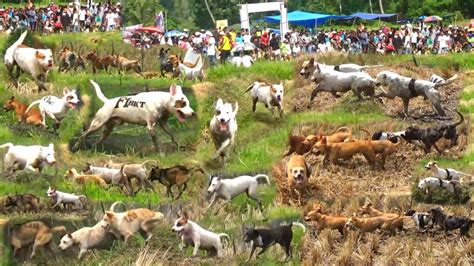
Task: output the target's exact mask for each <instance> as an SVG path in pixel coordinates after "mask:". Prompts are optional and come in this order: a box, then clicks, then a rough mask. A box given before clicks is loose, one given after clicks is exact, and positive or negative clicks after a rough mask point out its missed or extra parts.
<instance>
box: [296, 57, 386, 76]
mask: <svg viewBox="0 0 474 266" xmlns="http://www.w3.org/2000/svg"><path fill="white" fill-rule="evenodd" d="M317 64H319V65H320V67H321V68H325V69H327V70H335V71H340V72H344V73H351V72H362V71H364V69H368V68H375V67H382V65H373V66H360V65H356V64H341V65H325V64H321V63H317V62H315V61H314V58H311V59H310V60H307V61H304V62H303V64H302V65H301V69H300V75H301V76H303V77H304V78H305V79H307V78H309V76H310V75H311V74H312V73H313V72H314V70H315V69H316V65H317Z"/></svg>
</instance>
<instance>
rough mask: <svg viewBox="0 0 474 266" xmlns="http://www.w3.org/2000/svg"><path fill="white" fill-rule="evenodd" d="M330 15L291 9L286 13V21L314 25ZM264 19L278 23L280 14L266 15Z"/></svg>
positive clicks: (307, 25) (322, 21) (308, 25)
mask: <svg viewBox="0 0 474 266" xmlns="http://www.w3.org/2000/svg"><path fill="white" fill-rule="evenodd" d="M331 17H332V16H331V15H327V14H317V13H308V12H303V11H293V12H290V13H288V23H289V24H294V25H299V26H304V27H314V26H317V25H320V24H323V23H324V22H326V21H327V20H329V19H330V18H331ZM264 20H265V22H269V23H280V20H281V16H266V17H265V18H264Z"/></svg>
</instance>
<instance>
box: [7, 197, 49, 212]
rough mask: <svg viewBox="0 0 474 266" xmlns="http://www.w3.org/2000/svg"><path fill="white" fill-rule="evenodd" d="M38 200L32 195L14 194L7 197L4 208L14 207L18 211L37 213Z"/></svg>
mask: <svg viewBox="0 0 474 266" xmlns="http://www.w3.org/2000/svg"><path fill="white" fill-rule="evenodd" d="M39 202H40V199H39V198H38V197H37V196H35V195H33V194H15V196H7V199H6V200H5V204H4V206H5V207H16V208H17V209H18V210H19V211H23V212H27V211H28V210H32V211H34V212H38V210H39V207H40V206H39Z"/></svg>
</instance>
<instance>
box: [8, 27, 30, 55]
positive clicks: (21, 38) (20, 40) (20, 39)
mask: <svg viewBox="0 0 474 266" xmlns="http://www.w3.org/2000/svg"><path fill="white" fill-rule="evenodd" d="M27 34H28V31H26V30H25V32H23V33H22V34H21V35H20V38H18V40H16V42H14V43H13V44H12V45H11V46H10V47H9V48H8V49H10V48H12V49H13V50H14V49H16V48H17V47H18V46H19V45H20V44H22V43H23V42H24V41H25V38H26V35H27Z"/></svg>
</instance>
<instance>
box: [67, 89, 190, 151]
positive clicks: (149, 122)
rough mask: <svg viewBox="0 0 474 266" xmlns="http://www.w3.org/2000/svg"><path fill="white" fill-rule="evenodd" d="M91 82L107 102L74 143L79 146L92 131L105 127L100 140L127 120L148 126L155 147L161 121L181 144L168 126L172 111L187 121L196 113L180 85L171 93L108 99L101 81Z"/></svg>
mask: <svg viewBox="0 0 474 266" xmlns="http://www.w3.org/2000/svg"><path fill="white" fill-rule="evenodd" d="M90 82H91V84H92V85H93V86H94V89H95V92H96V94H97V97H98V98H99V99H100V100H101V101H102V102H103V103H104V105H103V106H102V107H101V108H100V109H99V110H98V111H97V113H96V114H95V116H94V119H93V120H92V122H91V125H90V127H89V129H88V130H87V131H86V132H84V133H83V134H82V135H81V136H80V137H79V139H78V140H77V143H76V144H75V145H74V148H75V149H77V148H78V147H79V144H80V143H81V142H82V141H83V140H84V139H85V138H86V137H87V136H88V135H89V134H91V133H92V132H94V131H96V130H98V129H99V128H101V127H105V129H104V131H103V132H102V135H101V137H100V138H99V140H98V141H97V143H100V142H101V141H103V140H104V139H105V138H107V136H108V135H109V134H110V133H111V132H112V130H113V129H114V127H115V126H116V125H121V124H123V123H124V122H127V123H130V124H138V125H143V126H146V127H147V129H148V132H149V133H150V136H151V139H152V141H153V144H154V145H155V148H156V149H158V143H157V140H156V136H155V125H156V123H157V122H158V124H159V125H160V127H161V128H162V129H163V131H165V133H166V134H168V135H169V136H170V137H171V140H172V141H173V142H174V143H177V142H176V140H175V137H174V136H173V134H172V133H171V130H170V128H169V126H168V118H169V116H170V114H175V115H176V118H178V121H179V122H184V121H185V120H186V118H187V117H191V116H193V115H195V113H194V111H193V109H192V108H191V106H190V105H189V100H188V98H187V97H186V95H184V93H183V91H182V89H181V87H180V86H176V85H171V87H170V91H169V92H164V91H153V92H142V93H139V94H137V95H133V96H120V97H116V98H112V99H108V98H106V97H105V96H104V94H103V93H102V91H101V90H100V87H99V85H98V84H97V83H95V82H94V81H92V80H91V81H90Z"/></svg>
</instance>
